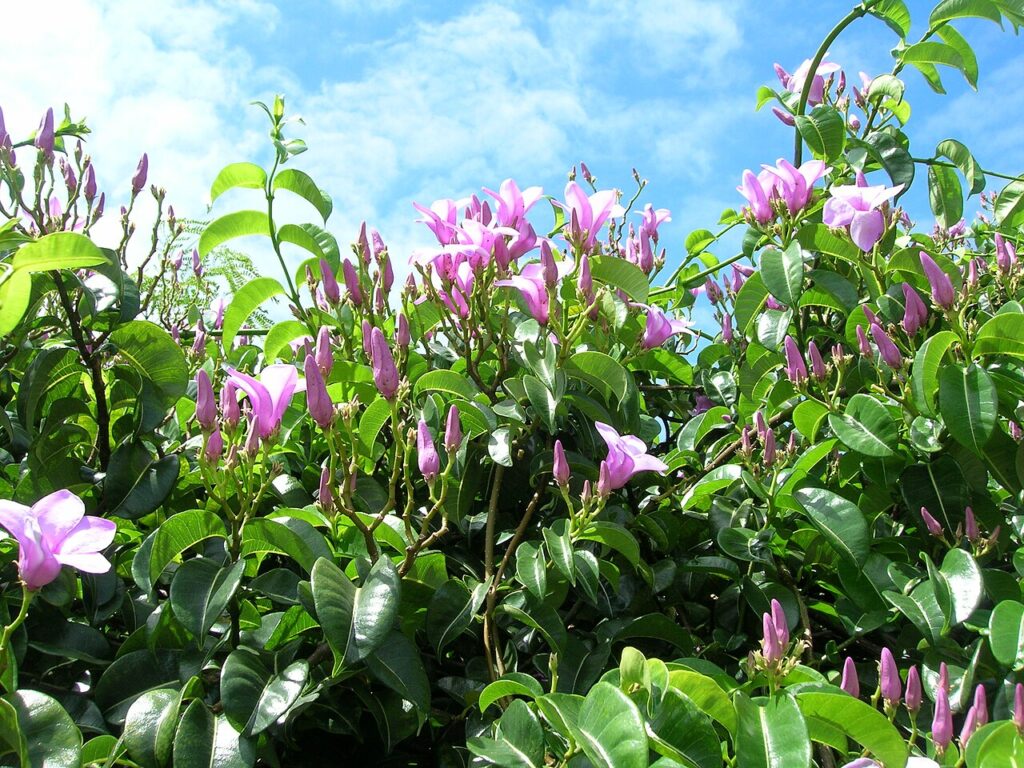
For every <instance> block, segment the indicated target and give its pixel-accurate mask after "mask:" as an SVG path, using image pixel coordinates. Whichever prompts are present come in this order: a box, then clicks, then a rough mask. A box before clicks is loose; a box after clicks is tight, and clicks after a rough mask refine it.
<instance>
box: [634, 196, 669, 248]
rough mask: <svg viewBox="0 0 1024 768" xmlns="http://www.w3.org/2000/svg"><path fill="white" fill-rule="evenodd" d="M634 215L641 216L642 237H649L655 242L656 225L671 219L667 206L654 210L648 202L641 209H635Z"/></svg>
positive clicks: (656, 240) (658, 225)
mask: <svg viewBox="0 0 1024 768" xmlns="http://www.w3.org/2000/svg"><path fill="white" fill-rule="evenodd" d="M636 215H637V216H640V217H641V218H642V221H641V223H640V234H641V235H642V236H643V237H649V238H650V239H651V240H653V241H654V242H655V243H657V242H658V227H660V226H661V225H662V224H664V223H665V222H666V221H672V214H671V211H669V210H668V208H658V209H657V210H655V208H654V206H653V205H651V204H650V203H648V204H647V205H645V206H644V209H643V211H637V212H636Z"/></svg>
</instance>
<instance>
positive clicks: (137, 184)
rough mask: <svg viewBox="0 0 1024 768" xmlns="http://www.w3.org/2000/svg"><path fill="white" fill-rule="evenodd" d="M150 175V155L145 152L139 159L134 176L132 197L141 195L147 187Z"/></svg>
mask: <svg viewBox="0 0 1024 768" xmlns="http://www.w3.org/2000/svg"><path fill="white" fill-rule="evenodd" d="M148 175H149V155H147V154H146V153H145V152H143V153H142V157H141V158H139V164H138V166H137V167H136V168H135V175H134V176H132V197H134V196H135V195H137V194H139V192H141V191H142V188H143V187H144V186H146V177H147V176H148Z"/></svg>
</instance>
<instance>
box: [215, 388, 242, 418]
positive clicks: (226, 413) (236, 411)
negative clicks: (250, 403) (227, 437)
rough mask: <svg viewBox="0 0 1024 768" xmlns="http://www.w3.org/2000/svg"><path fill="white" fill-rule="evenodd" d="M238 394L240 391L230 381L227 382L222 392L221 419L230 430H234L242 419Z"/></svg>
mask: <svg viewBox="0 0 1024 768" xmlns="http://www.w3.org/2000/svg"><path fill="white" fill-rule="evenodd" d="M237 392H238V389H237V388H236V387H235V385H234V384H233V383H231V382H230V381H228V382H226V383H225V384H224V388H223V389H222V390H221V391H220V413H221V418H222V420H223V422H224V423H225V424H226V425H227V426H228V428H229V429H234V428H235V427H236V426H237V425H238V420H239V419H240V418H241V417H242V412H241V409H240V408H239V407H238V395H237Z"/></svg>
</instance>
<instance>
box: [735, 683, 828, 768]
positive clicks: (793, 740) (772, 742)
mask: <svg viewBox="0 0 1024 768" xmlns="http://www.w3.org/2000/svg"><path fill="white" fill-rule="evenodd" d="M734 703H735V704H736V714H737V718H738V719H737V733H736V765H737V768H809V766H810V764H811V740H810V737H809V736H808V733H807V723H806V721H805V720H804V717H803V715H802V714H801V713H800V708H799V706H798V705H797V703H796V700H795V699H793V698H792V697H791V696H788V695H786V694H778V695H776V696H773V697H771V698H770V699H763V700H758V701H752V700H751V699H750V698H748V697H747V696H746V695H744V694H742V693H741V694H738V695H737V696H736V698H735V702H734Z"/></svg>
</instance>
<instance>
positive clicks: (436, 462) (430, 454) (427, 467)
mask: <svg viewBox="0 0 1024 768" xmlns="http://www.w3.org/2000/svg"><path fill="white" fill-rule="evenodd" d="M416 452H417V462H418V463H419V467H420V472H421V473H423V479H424V480H426V481H427V482H428V483H433V482H434V479H435V478H436V477H437V473H438V472H440V471H441V457H440V456H438V455H437V449H436V448H434V437H433V435H431V434H430V427H428V426H427V422H425V421H424V420H423V419H420V423H419V426H418V428H417V431H416Z"/></svg>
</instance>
